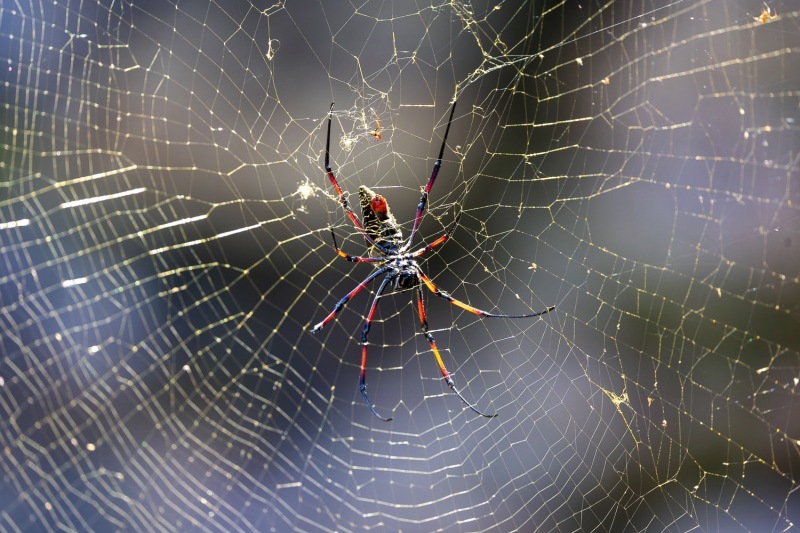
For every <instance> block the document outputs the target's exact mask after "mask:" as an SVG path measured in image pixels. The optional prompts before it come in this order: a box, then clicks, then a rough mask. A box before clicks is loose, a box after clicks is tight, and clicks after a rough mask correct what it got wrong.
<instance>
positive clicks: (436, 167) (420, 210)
mask: <svg viewBox="0 0 800 533" xmlns="http://www.w3.org/2000/svg"><path fill="white" fill-rule="evenodd" d="M455 112H456V100H454V101H453V107H452V109H450V118H449V119H447V128H445V130H444V137H443V138H442V147H441V148H439V157H438V158H437V159H436V162H435V163H434V164H433V171H431V177H430V178H429V179H428V184H427V185H426V186H425V188H424V189H422V197H421V198H420V199H419V205H418V206H417V214H416V216H415V217H414V225H413V226H412V228H411V234H410V235H409V236H408V242H406V244H405V246H403V251H405V250H408V248H410V247H411V243H412V242H413V241H414V234H415V233H416V232H417V228H418V227H419V222H420V219H421V218H422V213H423V212H424V211H425V205H426V204H427V203H428V195H429V194H430V192H431V189H433V183H434V182H435V181H436V176H438V175H439V169H440V168H441V167H442V157H444V148H445V146H446V144H447V134H448V133H450V124H451V123H452V122H453V114H454V113H455Z"/></svg>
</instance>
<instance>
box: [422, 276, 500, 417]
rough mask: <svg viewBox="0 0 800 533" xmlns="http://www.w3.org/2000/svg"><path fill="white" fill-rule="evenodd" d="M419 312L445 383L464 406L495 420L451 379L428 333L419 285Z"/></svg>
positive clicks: (423, 331)
mask: <svg viewBox="0 0 800 533" xmlns="http://www.w3.org/2000/svg"><path fill="white" fill-rule="evenodd" d="M417 311H419V323H420V326H421V328H422V333H424V334H425V338H426V339H428V344H430V345H431V350H433V355H434V356H435V357H436V363H437V364H438V365H439V370H440V371H441V372H442V377H443V378H444V381H445V383H447V386H448V387H450V390H452V391H453V392H455V393H456V395H457V396H458V397H459V398H461V401H462V402H464V404H465V405H466V406H467V407H469V408H470V409H472V410H473V411H475V412H476V413H478V414H479V415H481V416H484V417H486V418H494V417H496V416H497V413H495V414H493V415H487V414H486V413H482V412H481V411H478V409H477V408H476V407H475V406H474V405H472V404H471V403H469V402H468V401H467V400H466V398H464V397H463V396H462V395H461V393H460V392H458V389H457V388H456V385H455V383H453V378H451V377H450V373H449V372H448V371H447V368H445V366H444V361H442V355H441V354H440V353H439V348H437V347H436V341H435V340H433V335H431V333H430V331H428V319H427V317H426V316H425V304H424V303H423V302H422V287H420V286H419V285H417Z"/></svg>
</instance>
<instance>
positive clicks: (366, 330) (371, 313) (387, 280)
mask: <svg viewBox="0 0 800 533" xmlns="http://www.w3.org/2000/svg"><path fill="white" fill-rule="evenodd" d="M384 268H387V267H384ZM387 270H389V273H388V274H387V275H386V277H385V278H383V281H382V282H381V284H380V287H378V290H377V291H375V298H374V299H373V300H372V305H371V306H370V308H369V314H368V315H367V320H366V322H364V330H363V332H362V333H361V345H362V348H361V377H360V379H359V382H358V388H359V390H360V391H361V394H362V395H363V396H364V400H365V401H366V402H367V405H368V406H369V408H370V410H371V411H372V414H374V415H375V416H377V417H378V418H380V419H381V420H383V421H384V422H389V421H390V420H392V417H383V416H381V415H379V414H378V411H376V410H375V408H374V407H373V406H372V403H371V402H370V401H369V397H368V396H367V335H368V334H369V328H370V326H371V325H372V319H373V318H375V311H377V310H378V302H379V301H380V298H381V294H383V291H384V290H385V289H386V286H387V285H389V283H391V282H392V280H393V279H394V278H395V277H396V276H397V272H396V271H394V270H391V269H388V268H387Z"/></svg>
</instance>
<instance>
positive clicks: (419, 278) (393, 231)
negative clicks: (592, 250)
mask: <svg viewBox="0 0 800 533" xmlns="http://www.w3.org/2000/svg"><path fill="white" fill-rule="evenodd" d="M455 110H456V102H455V101H453V106H452V108H451V109H450V118H449V119H448V120H447V128H446V129H445V131H444V138H443V139H442V146H441V148H440V149H439V157H438V158H437V159H436V162H435V163H434V164H433V171H432V172H431V177H430V179H428V184H427V185H426V186H425V188H424V189H423V190H422V197H421V198H420V200H419V204H418V205H417V213H416V215H415V216H414V225H413V226H412V227H411V233H410V234H409V236H408V239H405V240H404V239H403V233H402V230H401V228H400V226H399V224H398V223H397V220H395V218H394V215H393V214H392V212H391V210H390V209H389V204H388V202H387V201H386V198H384V197H383V196H381V195H380V194H377V193H375V192H373V191H372V190H371V189H369V188H368V187H365V186H363V185H362V186H361V187H359V188H358V197H359V201H360V204H361V211H362V215H363V219H364V222H363V224H362V222H361V221H360V220H359V218H358V216H357V215H356V214H355V213H354V212H353V210H352V208H351V207H350V204H349V203H348V201H347V197H346V196H345V193H344V191H342V188H341V187H340V186H339V182H338V181H337V180H336V176H335V175H334V173H333V170H331V165H330V146H331V115H332V114H333V104H331V107H330V110H329V111H328V138H327V140H326V141H325V172H326V173H327V175H328V179H330V181H331V184H332V185H333V188H334V189H335V190H336V194H337V196H338V198H339V203H340V204H342V208H343V209H344V212H345V214H346V215H347V216H348V217H349V218H350V220H351V222H352V223H353V225H354V226H355V228H356V229H357V230H358V232H359V233H361V235H362V236H363V237H364V239H365V240H366V241H367V244H368V245H370V247H374V248H375V249H376V250H377V251H378V252H379V253H380V256H377V257H373V256H353V255H348V254H346V253H345V252H343V251H342V250H341V249H340V248H339V244H338V243H337V242H336V234H335V233H334V232H333V228H331V238H332V239H333V247H334V249H335V250H336V253H337V254H338V255H339V257H341V258H343V259H346V260H347V261H352V262H355V263H375V264H376V266H377V267H378V268H377V269H376V270H375V271H373V272H372V273H371V274H370V275H369V276H367V277H366V279H364V281H362V282H361V283H359V284H358V285H356V287H355V288H354V289H352V290H351V291H350V292H348V293H347V294H346V295H345V296H344V297H343V298H342V299H341V300H339V301H338V302H337V303H336V305H335V306H334V308H333V311H331V312H330V314H328V316H326V317H325V318H324V319H323V320H322V322H319V323H318V324H317V325H315V326H314V327H313V328H311V332H312V333H316V332H318V331H320V330H321V329H322V328H324V327H325V325H326V324H328V323H329V322H330V321H331V320H333V319H334V318H335V317H336V315H337V314H338V313H339V311H341V310H342V308H343V307H344V305H345V304H346V303H347V302H348V301H349V300H350V299H351V298H353V297H354V296H355V295H357V294H358V293H359V292H361V291H362V290H363V289H364V287H366V286H367V285H368V284H369V283H370V282H371V281H372V280H374V279H376V278H378V277H380V276H383V279H382V281H381V284H380V286H379V287H378V290H377V291H376V292H375V297H374V298H373V300H372V305H371V306H370V308H369V312H368V313H367V316H366V318H365V322H364V328H363V330H362V333H361V346H362V348H361V377H360V381H359V389H360V390H361V394H362V395H363V396H364V400H365V401H366V402H367V405H368V406H369V408H370V409H371V410H372V413H373V414H374V415H375V416H377V417H378V418H380V419H381V420H383V421H385V422H388V421H390V420H392V418H391V417H383V416H381V415H379V414H378V412H377V411H376V410H375V407H373V405H372V403H370V401H369V397H368V396H367V383H366V378H367V346H368V344H367V339H368V335H369V330H370V327H371V326H372V321H373V319H374V318H375V312H376V311H377V309H378V302H379V301H380V298H381V295H382V294H383V293H384V291H386V290H387V288H389V287H390V286H391V289H392V290H395V291H397V290H403V289H415V290H416V295H417V312H418V314H419V323H420V328H421V329H422V333H423V334H424V335H425V338H426V339H427V340H428V343H429V344H430V346H431V350H432V351H433V355H434V357H436V363H437V364H438V365H439V370H440V371H441V373H442V377H443V378H444V381H445V383H447V386H448V387H450V390H452V391H453V392H454V393H455V394H456V395H457V396H458V397H459V398H461V401H462V402H464V404H465V405H466V406H467V407H469V408H470V409H472V410H473V411H474V412H475V413H477V414H479V415H481V416H484V417H486V418H494V417H495V416H497V414H492V415H487V414H486V413H483V412H481V411H479V410H478V409H477V408H476V407H475V406H474V405H473V404H471V403H470V402H468V401H467V400H466V398H464V396H462V395H461V393H460V392H459V391H458V389H457V388H456V386H455V383H454V382H453V379H452V378H451V377H450V373H449V372H448V371H447V369H446V368H445V366H444V361H443V360H442V356H441V354H440V353H439V348H438V347H437V346H436V341H434V339H433V335H431V333H430V331H429V328H428V317H427V313H426V311H425V304H424V302H423V298H422V286H423V285H424V286H425V287H427V288H428V290H430V291H431V292H432V293H433V294H435V295H436V296H438V297H439V298H443V299H445V300H447V301H448V302H450V303H451V304H453V305H455V306H457V307H460V308H461V309H464V310H466V311H469V312H470V313H473V314H475V315H477V316H479V317H481V318H530V317H536V316H539V315H543V314H545V313H549V312H550V311H552V310H553V309H555V307H554V306H553V307H548V308H547V309H545V310H544V311H539V312H537V313H530V314H521V315H504V314H497V313H489V312H487V311H482V310H480V309H478V308H476V307H472V306H471V305H469V304H467V303H464V302H462V301H460V300H457V299H456V298H454V297H453V296H451V295H450V294H449V293H447V292H445V291H443V290H442V289H440V288H439V287H438V286H436V285H435V284H434V283H433V281H431V279H430V278H429V277H428V276H427V275H425V273H424V272H422V269H421V268H420V265H419V263H418V262H417V260H418V259H419V258H420V257H422V256H423V255H425V254H426V253H428V252H430V251H431V250H433V249H434V248H436V247H438V246H440V245H441V244H443V243H444V242H445V241H447V239H449V238H450V235H451V234H452V233H453V230H455V228H456V226H457V224H458V217H456V220H455V221H454V222H453V225H452V226H451V227H450V228H449V229H448V230H447V232H446V233H445V234H444V235H442V236H441V237H439V238H438V239H436V240H434V241H433V242H431V243H430V244H427V245H425V246H421V247H419V248H417V249H416V250H414V251H409V249H410V248H411V245H412V243H413V242H414V235H415V234H416V232H417V228H418V227H419V223H420V220H421V218H422V214H423V212H424V211H425V206H426V204H427V203H428V195H429V194H430V192H431V189H432V188H433V183H434V182H435V181H436V176H437V175H438V174H439V169H440V168H441V166H442V157H443V156H444V149H445V146H446V144H447V134H448V133H449V132H450V124H451V123H452V122H453V114H454V113H455ZM378 127H380V126H378Z"/></svg>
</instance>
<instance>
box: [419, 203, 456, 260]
mask: <svg viewBox="0 0 800 533" xmlns="http://www.w3.org/2000/svg"><path fill="white" fill-rule="evenodd" d="M459 218H461V214H460V213H459V214H458V216H456V219H455V220H454V221H453V224H452V225H451V226H450V228H449V229H448V230H447V231H446V232H445V234H444V235H442V236H441V237H439V238H438V239H436V240H435V241H433V242H432V243H430V244H428V245H427V246H423V247H422V248H420V249H418V250H415V251H413V252H411V257H414V258H417V257H419V256H421V255H423V254H426V253H428V252H429V251H431V250H433V249H434V248H436V247H437V246H439V245H440V244H443V243H444V242H445V241H446V240H447V239H449V238H450V235H452V234H453V231H455V229H456V226H458V220H459Z"/></svg>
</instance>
